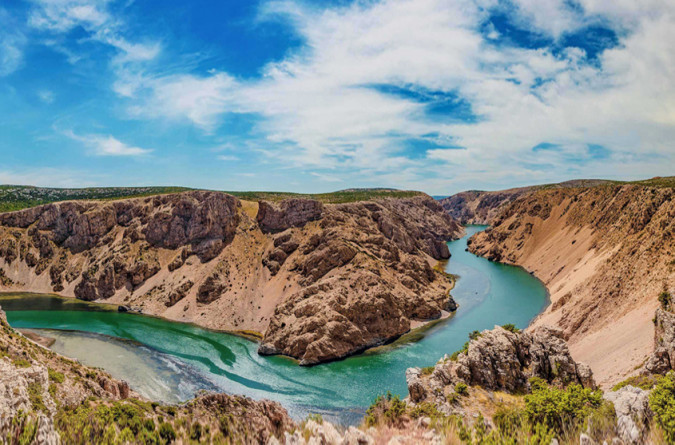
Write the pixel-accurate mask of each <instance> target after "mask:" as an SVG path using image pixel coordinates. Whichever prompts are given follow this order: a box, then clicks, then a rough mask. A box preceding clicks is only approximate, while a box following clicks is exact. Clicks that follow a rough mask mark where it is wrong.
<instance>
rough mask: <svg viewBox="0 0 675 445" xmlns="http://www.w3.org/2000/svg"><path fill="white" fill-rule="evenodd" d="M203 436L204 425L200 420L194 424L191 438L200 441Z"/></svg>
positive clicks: (191, 429)
mask: <svg viewBox="0 0 675 445" xmlns="http://www.w3.org/2000/svg"><path fill="white" fill-rule="evenodd" d="M201 438H202V425H201V424H200V423H199V422H195V423H193V424H192V428H190V439H191V440H195V441H197V442H199V441H200V440H201Z"/></svg>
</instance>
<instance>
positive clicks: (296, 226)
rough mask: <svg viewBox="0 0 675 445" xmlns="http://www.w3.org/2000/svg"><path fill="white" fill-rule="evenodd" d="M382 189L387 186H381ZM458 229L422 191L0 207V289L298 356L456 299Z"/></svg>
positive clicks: (382, 331) (390, 329) (396, 326)
mask: <svg viewBox="0 0 675 445" xmlns="http://www.w3.org/2000/svg"><path fill="white" fill-rule="evenodd" d="M392 196H395V195H392ZM461 234H462V228H461V227H460V226H459V225H458V224H457V223H456V222H455V221H454V220H453V219H452V218H451V217H450V216H448V215H447V214H446V213H445V212H444V211H443V209H442V207H440V205H439V204H438V203H437V202H436V201H434V200H433V199H432V198H431V197H429V196H427V195H423V194H419V195H416V196H409V194H408V195H406V196H405V197H400V198H398V197H388V198H382V199H377V200H374V201H358V202H349V203H343V204H324V203H322V202H319V201H316V200H313V199H298V198H292V199H285V200H282V201H280V202H267V201H261V202H252V201H243V200H240V199H238V198H236V197H234V196H231V195H228V194H226V193H221V192H207V191H190V192H184V193H177V194H166V195H158V196H150V197H144V198H134V199H123V200H118V201H105V202H101V201H71V202H60V203H53V204H47V205H42V206H38V207H34V208H30V209H26V210H21V211H17V212H11V213H4V214H0V290H1V291H31V292H57V293H59V294H61V295H65V296H74V297H77V298H80V299H83V300H88V301H99V302H108V303H115V304H120V305H124V306H125V307H132V308H134V309H137V310H139V311H142V312H144V313H148V314H153V315H159V316H163V317H166V318H169V319H173V320H178V321H185V322H194V323H197V324H199V325H202V326H205V327H207V328H213V329H219V330H226V331H232V332H241V333H245V334H247V335H252V336H257V337H259V338H262V345H261V347H260V352H261V353H262V354H285V355H288V356H290V357H294V358H296V359H298V360H299V361H300V363H301V364H305V365H309V364H316V363H320V362H324V361H329V360H335V359H338V358H342V357H345V356H347V355H350V354H354V353H357V352H359V351H362V350H364V349H366V348H368V347H371V346H375V345H379V344H381V343H384V342H387V341H390V340H392V339H394V338H396V337H398V336H400V335H402V334H404V333H406V332H408V331H409V330H410V329H411V326H412V325H413V322H424V321H428V320H433V319H437V318H439V317H441V316H443V315H444V314H447V313H448V312H449V311H453V310H455V308H456V304H455V302H454V301H453V299H452V297H451V296H450V295H449V291H450V289H451V288H452V285H453V281H452V278H451V277H449V276H447V275H446V274H443V273H441V272H439V271H437V270H435V269H434V267H433V266H434V265H435V264H436V262H437V261H439V260H444V259H447V258H448V257H449V252H448V248H447V246H446V244H445V242H446V241H447V240H450V239H455V238H457V237H458V236H460V235H461Z"/></svg>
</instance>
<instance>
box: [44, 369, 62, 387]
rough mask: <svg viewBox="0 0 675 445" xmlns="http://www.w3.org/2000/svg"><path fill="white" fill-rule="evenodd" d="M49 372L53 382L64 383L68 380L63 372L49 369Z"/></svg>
mask: <svg viewBox="0 0 675 445" xmlns="http://www.w3.org/2000/svg"><path fill="white" fill-rule="evenodd" d="M47 372H48V373H49V380H51V381H52V382H55V383H63V381H64V380H65V379H66V377H65V376H64V375H63V373H62V372H58V371H54V370H53V369H52V368H47Z"/></svg>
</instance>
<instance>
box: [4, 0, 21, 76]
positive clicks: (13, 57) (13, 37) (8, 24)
mask: <svg viewBox="0 0 675 445" xmlns="http://www.w3.org/2000/svg"><path fill="white" fill-rule="evenodd" d="M25 45H26V37H25V36H24V34H23V33H22V32H21V31H20V30H19V28H18V27H17V26H16V23H14V21H13V20H12V18H11V17H10V15H9V14H8V13H7V11H5V10H4V9H2V8H0V76H6V75H8V74H11V73H13V72H14V71H16V70H17V69H19V67H21V65H22V63H23V49H24V46H25Z"/></svg>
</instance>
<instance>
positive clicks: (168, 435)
mask: <svg viewBox="0 0 675 445" xmlns="http://www.w3.org/2000/svg"><path fill="white" fill-rule="evenodd" d="M159 435H160V437H161V438H162V439H164V440H165V441H166V443H171V442H173V441H174V440H176V432H175V431H174V429H173V427H172V426H171V424H170V423H163V424H161V425H160V426H159Z"/></svg>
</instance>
